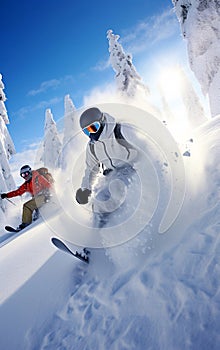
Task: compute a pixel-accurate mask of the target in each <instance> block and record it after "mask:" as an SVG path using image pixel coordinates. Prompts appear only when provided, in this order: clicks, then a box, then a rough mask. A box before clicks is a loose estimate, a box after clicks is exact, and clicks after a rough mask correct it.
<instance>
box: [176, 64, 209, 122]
mask: <svg viewBox="0 0 220 350" xmlns="http://www.w3.org/2000/svg"><path fill="white" fill-rule="evenodd" d="M178 71H179V74H180V78H181V82H182V83H181V85H180V89H181V96H182V100H183V103H184V105H185V109H186V113H187V119H188V123H189V125H190V126H191V127H192V128H195V127H197V126H199V125H201V124H202V123H205V122H206V121H207V118H206V117H205V112H204V109H203V107H202V105H201V103H200V101H199V97H198V95H197V93H196V92H195V90H194V88H193V86H192V83H191V81H190V80H189V78H188V77H187V75H186V73H185V72H184V70H183V69H182V68H181V67H180V66H179V67H178Z"/></svg>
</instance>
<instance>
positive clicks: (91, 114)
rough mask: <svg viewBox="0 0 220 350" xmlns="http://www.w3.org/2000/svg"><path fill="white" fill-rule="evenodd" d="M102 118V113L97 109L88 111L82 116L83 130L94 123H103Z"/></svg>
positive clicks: (93, 108) (81, 124)
mask: <svg viewBox="0 0 220 350" xmlns="http://www.w3.org/2000/svg"><path fill="white" fill-rule="evenodd" d="M102 116H103V114H102V112H101V111H100V110H99V109H98V108H96V107H92V108H89V109H86V110H85V111H84V112H83V113H82V114H81V116H80V126H81V128H82V129H84V128H85V127H87V126H88V125H90V124H92V123H94V122H101V120H102Z"/></svg>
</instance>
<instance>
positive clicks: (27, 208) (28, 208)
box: [22, 194, 46, 225]
mask: <svg viewBox="0 0 220 350" xmlns="http://www.w3.org/2000/svg"><path fill="white" fill-rule="evenodd" d="M44 203H46V202H45V195H44V194H41V195H39V196H36V197H34V198H32V199H31V200H29V201H28V202H26V203H24V205H23V213H22V223H24V224H28V225H29V224H31V222H32V214H33V211H34V210H35V209H37V208H40V207H41V206H42V205H43V204H44Z"/></svg>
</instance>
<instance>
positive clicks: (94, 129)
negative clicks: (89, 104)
mask: <svg viewBox="0 0 220 350" xmlns="http://www.w3.org/2000/svg"><path fill="white" fill-rule="evenodd" d="M99 128H100V123H99V122H94V123H92V124H90V125H88V126H87V127H86V128H84V129H83V132H84V133H85V134H86V135H87V136H89V135H90V134H95V133H96V132H97V131H98V130H99Z"/></svg>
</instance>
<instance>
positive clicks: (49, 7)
mask: <svg viewBox="0 0 220 350" xmlns="http://www.w3.org/2000/svg"><path fill="white" fill-rule="evenodd" d="M171 9H172V1H171V0H161V1H155V2H152V1H151V0H126V1H125V0H124V1H123V0H121V1H120V0H112V1H111V2H107V1H105V2H103V1H99V0H98V1H97V0H95V1H88V0H86V1H85V0H81V1H79V2H75V1H73V0H62V1H60V0H59V1H57V0H44V1H39V0H38V1H37V0H28V1H27V0H22V1H20V2H18V1H17V0H16V1H15V0H8V1H5V2H2V3H1V28H2V36H1V57H0V72H1V73H2V75H3V82H4V84H5V90H4V92H5V94H6V97H7V101H6V108H7V111H8V115H9V119H10V125H9V126H8V129H9V132H10V134H11V136H12V139H13V141H14V143H15V147H16V150H17V152H20V151H22V150H24V149H25V148H27V147H28V145H31V144H32V143H35V142H36V141H37V140H39V139H41V138H42V137H43V128H44V117H45V110H46V108H51V110H52V113H53V116H54V119H55V120H59V119H60V118H62V116H63V112H64V106H63V101H64V96H65V95H66V94H70V96H71V98H72V100H73V102H74V104H75V106H76V107H77V108H79V107H81V106H82V104H83V101H84V97H85V96H86V95H89V94H90V92H91V90H92V89H93V88H94V87H97V86H103V85H104V84H106V83H107V82H111V81H113V80H114V71H113V70H112V68H111V67H110V66H109V67H107V65H106V63H107V61H108V58H109V53H108V40H107V39H106V32H107V30H108V29H112V30H113V32H114V34H119V35H120V37H121V39H120V42H121V43H122V45H123V47H124V49H125V50H126V52H130V53H131V54H132V55H133V63H134V65H135V66H136V68H137V70H138V72H139V73H140V74H141V76H142V77H143V78H144V81H145V82H146V83H147V84H148V83H149V82H150V81H152V79H153V77H152V74H153V73H152V72H153V71H154V70H156V69H157V64H158V63H159V62H160V64H163V62H165V61H166V60H167V61H168V60H169V61H170V60H171V61H172V59H173V60H174V61H175V60H176V61H178V60H186V56H185V54H183V53H182V52H183V51H182V50H183V49H184V44H183V42H182V39H181V36H180V29H179V25H178V22H177V20H176V17H175V15H174V14H173V13H172V11H171ZM181 57H182V58H181ZM95 102H96V101H94V103H95Z"/></svg>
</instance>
